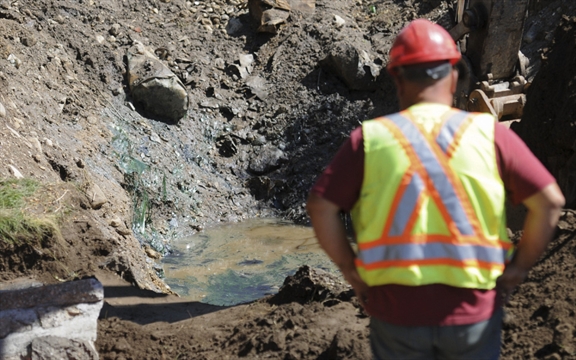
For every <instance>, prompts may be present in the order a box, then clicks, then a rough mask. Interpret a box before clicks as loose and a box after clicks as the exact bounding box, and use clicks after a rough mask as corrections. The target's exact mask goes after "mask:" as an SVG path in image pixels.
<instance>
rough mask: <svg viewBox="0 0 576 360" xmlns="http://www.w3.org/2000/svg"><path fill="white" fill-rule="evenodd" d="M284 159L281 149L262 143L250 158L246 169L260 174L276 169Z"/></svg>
mask: <svg viewBox="0 0 576 360" xmlns="http://www.w3.org/2000/svg"><path fill="white" fill-rule="evenodd" d="M286 160H287V159H286V155H285V154H284V152H283V151H282V150H280V149H278V148H277V147H275V146H272V145H264V146H263V147H262V150H261V151H259V152H258V153H257V154H256V156H255V157H254V158H252V159H251V161H250V165H249V167H248V169H249V170H250V171H251V172H252V173H254V174H256V175H262V174H266V173H269V172H271V171H274V170H276V169H278V168H279V167H280V166H281V165H282V164H283V163H284V162H286Z"/></svg>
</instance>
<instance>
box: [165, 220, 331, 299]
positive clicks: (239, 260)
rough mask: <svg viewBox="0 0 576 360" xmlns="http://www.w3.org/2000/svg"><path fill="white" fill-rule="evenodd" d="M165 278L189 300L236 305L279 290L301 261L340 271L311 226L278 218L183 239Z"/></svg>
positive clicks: (167, 260)
mask: <svg viewBox="0 0 576 360" xmlns="http://www.w3.org/2000/svg"><path fill="white" fill-rule="evenodd" d="M173 248H174V250H175V251H174V254H173V255H170V256H167V257H165V258H164V260H163V268H164V274H165V279H164V280H165V282H166V283H167V284H168V285H170V287H171V288H172V290H174V291H176V292H177V293H178V294H180V295H181V296H182V297H183V298H184V299H186V300H189V301H201V302H204V303H208V304H213V305H236V304H240V303H245V302H250V301H252V300H256V299H259V298H261V297H263V296H265V295H269V294H274V293H276V292H277V291H278V289H279V287H280V286H282V283H283V282H284V279H285V278H286V277H287V276H290V275H293V274H294V273H295V272H296V270H297V269H298V268H299V267H300V266H301V265H309V266H311V267H316V268H321V269H324V270H327V271H330V272H333V273H337V269H336V267H335V266H334V265H333V263H332V262H331V261H330V260H329V259H328V257H327V256H326V255H325V254H324V252H323V251H322V249H321V248H320V246H319V245H318V243H317V241H316V238H315V237H314V233H313V231H312V229H311V228H310V227H304V226H298V225H294V224H292V223H289V222H285V221H281V220H276V219H252V220H248V221H245V222H242V223H236V224H227V225H223V226H219V227H215V228H211V229H206V230H205V231H203V232H201V233H198V234H196V235H193V236H191V237H186V238H182V239H179V240H177V241H175V242H174V243H173Z"/></svg>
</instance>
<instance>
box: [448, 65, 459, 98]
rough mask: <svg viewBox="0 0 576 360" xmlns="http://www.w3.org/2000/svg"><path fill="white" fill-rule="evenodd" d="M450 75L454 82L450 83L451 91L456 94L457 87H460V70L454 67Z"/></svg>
mask: <svg viewBox="0 0 576 360" xmlns="http://www.w3.org/2000/svg"><path fill="white" fill-rule="evenodd" d="M450 76H451V77H452V84H451V85H450V91H451V92H452V94H455V93H456V88H457V87H458V70H457V69H453V70H452V73H451V74H450Z"/></svg>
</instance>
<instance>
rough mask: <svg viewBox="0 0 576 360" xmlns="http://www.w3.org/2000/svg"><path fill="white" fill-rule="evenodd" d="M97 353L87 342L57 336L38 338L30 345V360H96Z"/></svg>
mask: <svg viewBox="0 0 576 360" xmlns="http://www.w3.org/2000/svg"><path fill="white" fill-rule="evenodd" d="M98 358H99V356H98V352H96V350H95V349H94V345H92V344H91V343H90V342H89V341H86V340H77V339H67V338H63V337H59V336H44V337H39V338H36V339H34V340H32V342H31V343H30V359H31V360H50V359H70V360H72V359H74V360H97V359H98Z"/></svg>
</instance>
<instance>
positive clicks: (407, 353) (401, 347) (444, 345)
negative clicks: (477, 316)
mask: <svg viewBox="0 0 576 360" xmlns="http://www.w3.org/2000/svg"><path fill="white" fill-rule="evenodd" d="M502 316H503V310H502V309H500V310H498V311H497V312H495V313H494V315H492V317H491V318H490V319H488V320H486V321H482V322H479V323H476V324H471V325H454V326H397V325H392V324H388V323H385V322H382V321H379V320H376V319H374V318H372V319H371V320H370V345H371V347H372V354H373V355H374V359H375V360H384V359H411V360H431V359H445V360H464V359H465V360H468V359H474V360H475V359H482V360H497V359H498V357H499V356H500V342H501V340H500V334H501V330H502Z"/></svg>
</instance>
